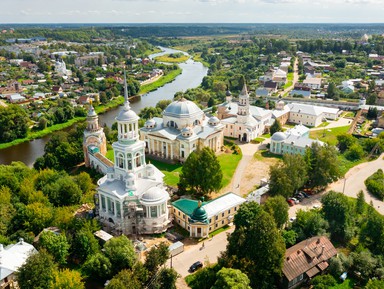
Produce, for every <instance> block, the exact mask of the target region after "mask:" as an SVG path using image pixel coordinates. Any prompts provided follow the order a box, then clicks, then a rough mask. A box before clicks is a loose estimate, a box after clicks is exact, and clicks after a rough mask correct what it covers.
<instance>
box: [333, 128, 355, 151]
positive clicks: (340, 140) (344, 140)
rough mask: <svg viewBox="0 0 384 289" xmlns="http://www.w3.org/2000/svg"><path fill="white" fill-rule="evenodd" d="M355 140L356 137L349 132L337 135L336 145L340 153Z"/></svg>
mask: <svg viewBox="0 0 384 289" xmlns="http://www.w3.org/2000/svg"><path fill="white" fill-rule="evenodd" d="M356 142H357V140H356V138H355V137H354V136H353V135H351V134H347V133H344V134H340V135H338V136H337V147H338V148H339V151H340V152H341V153H343V152H345V151H346V150H347V149H349V148H350V147H351V146H352V145H353V144H355V143H356Z"/></svg>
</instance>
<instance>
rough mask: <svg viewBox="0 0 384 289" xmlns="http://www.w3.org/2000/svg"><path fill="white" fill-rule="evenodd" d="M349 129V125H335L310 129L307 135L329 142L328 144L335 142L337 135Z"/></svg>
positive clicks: (334, 143)
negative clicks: (329, 127)
mask: <svg viewBox="0 0 384 289" xmlns="http://www.w3.org/2000/svg"><path fill="white" fill-rule="evenodd" d="M348 129H349V125H347V126H341V127H335V128H331V129H324V130H315V131H310V132H309V136H310V138H312V139H318V140H320V141H322V142H326V143H329V144H330V145H336V144H337V136H338V135H340V134H343V133H346V132H347V131H348Z"/></svg>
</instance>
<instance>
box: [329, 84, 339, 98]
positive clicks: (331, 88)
mask: <svg viewBox="0 0 384 289" xmlns="http://www.w3.org/2000/svg"><path fill="white" fill-rule="evenodd" d="M335 96H337V89H336V85H335V84H334V83H333V82H330V83H329V84H328V88H327V97H328V98H332V99H334V98H335Z"/></svg>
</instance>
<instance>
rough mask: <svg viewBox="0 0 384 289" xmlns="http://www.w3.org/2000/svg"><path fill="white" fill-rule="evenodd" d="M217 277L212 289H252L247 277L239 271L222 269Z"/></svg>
mask: <svg viewBox="0 0 384 289" xmlns="http://www.w3.org/2000/svg"><path fill="white" fill-rule="evenodd" d="M216 277H217V279H216V282H215V285H213V286H212V289H234V288H236V289H251V287H250V286H249V279H248V277H247V275H246V274H244V273H242V272H241V271H240V270H238V269H231V268H222V269H221V270H220V271H219V272H217V274H216Z"/></svg>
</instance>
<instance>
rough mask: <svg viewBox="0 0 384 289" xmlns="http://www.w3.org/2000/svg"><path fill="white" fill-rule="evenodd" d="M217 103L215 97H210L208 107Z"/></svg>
mask: <svg viewBox="0 0 384 289" xmlns="http://www.w3.org/2000/svg"><path fill="white" fill-rule="evenodd" d="M214 104H215V100H214V98H213V97H210V98H209V100H208V104H207V106H208V107H212V106H213V105H214Z"/></svg>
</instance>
